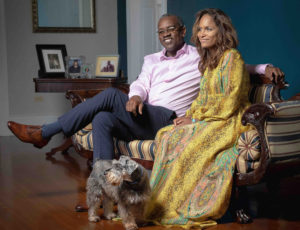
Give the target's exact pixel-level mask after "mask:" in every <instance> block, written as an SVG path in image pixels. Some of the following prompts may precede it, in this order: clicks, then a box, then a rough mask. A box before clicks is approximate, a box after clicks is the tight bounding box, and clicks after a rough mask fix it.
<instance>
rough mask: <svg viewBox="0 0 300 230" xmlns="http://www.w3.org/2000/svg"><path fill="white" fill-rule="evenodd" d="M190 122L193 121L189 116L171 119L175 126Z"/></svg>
mask: <svg viewBox="0 0 300 230" xmlns="http://www.w3.org/2000/svg"><path fill="white" fill-rule="evenodd" d="M192 123H193V121H192V118H190V117H178V118H175V119H174V120H173V124H174V125H175V126H180V125H188V124H192Z"/></svg>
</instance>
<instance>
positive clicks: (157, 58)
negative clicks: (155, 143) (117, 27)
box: [129, 44, 266, 117]
mask: <svg viewBox="0 0 300 230" xmlns="http://www.w3.org/2000/svg"><path fill="white" fill-rule="evenodd" d="M165 52H166V50H165V49H164V50H162V51H161V52H158V53H154V54H150V55H147V56H145V58H144V64H143V67H142V71H141V73H140V75H139V77H138V79H137V80H136V81H134V82H133V83H132V84H131V85H130V92H129V98H130V97H132V96H134V95H138V96H140V97H141V98H142V100H143V101H144V102H146V103H149V104H151V105H156V106H162V107H165V108H168V109H170V110H173V111H175V112H176V114H177V117H182V116H184V115H185V112H186V110H187V109H189V107H190V106H191V104H192V102H193V100H194V99H196V97H197V95H198V92H199V83H200V77H201V74H200V72H199V69H198V63H199V60H200V57H199V54H198V52H197V50H196V48H195V47H193V46H190V45H187V44H184V46H183V47H182V48H181V49H180V50H178V51H177V54H176V56H175V57H167V56H165ZM265 68H266V65H257V66H247V69H248V70H249V71H250V72H251V73H254V72H255V73H259V74H264V73H265Z"/></svg>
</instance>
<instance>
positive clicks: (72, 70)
mask: <svg viewBox="0 0 300 230" xmlns="http://www.w3.org/2000/svg"><path fill="white" fill-rule="evenodd" d="M80 69H81V67H80V65H79V61H78V60H77V59H76V60H74V61H73V65H71V66H70V67H69V73H80Z"/></svg>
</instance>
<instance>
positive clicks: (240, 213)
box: [232, 186, 252, 224]
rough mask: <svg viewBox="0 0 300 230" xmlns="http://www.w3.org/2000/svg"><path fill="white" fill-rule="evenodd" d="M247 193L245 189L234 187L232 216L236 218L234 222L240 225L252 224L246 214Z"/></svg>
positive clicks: (243, 187) (248, 215) (244, 187)
mask: <svg viewBox="0 0 300 230" xmlns="http://www.w3.org/2000/svg"><path fill="white" fill-rule="evenodd" d="M247 202H248V192H247V187H246V186H242V187H235V188H233V194H232V214H233V216H234V217H235V218H236V222H238V223H240V224H248V223H251V222H252V218H251V216H250V214H249V212H248V208H247V206H248V204H247Z"/></svg>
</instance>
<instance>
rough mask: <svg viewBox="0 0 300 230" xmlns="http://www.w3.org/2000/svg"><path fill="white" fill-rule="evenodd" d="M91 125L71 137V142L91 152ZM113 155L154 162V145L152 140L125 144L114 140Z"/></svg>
mask: <svg viewBox="0 0 300 230" xmlns="http://www.w3.org/2000/svg"><path fill="white" fill-rule="evenodd" d="M91 130H92V125H91V124H90V125H88V126H87V127H85V128H83V129H81V130H80V131H78V132H77V133H76V134H74V135H73V138H72V139H73V141H75V142H76V144H77V145H79V146H80V147H81V148H82V149H84V150H89V151H93V136H92V132H91ZM114 145H115V148H114V149H115V154H116V155H120V154H122V155H127V156H129V157H131V158H138V159H143V160H149V161H153V160H154V153H155V143H154V140H134V141H131V142H126V141H122V140H118V139H114Z"/></svg>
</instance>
